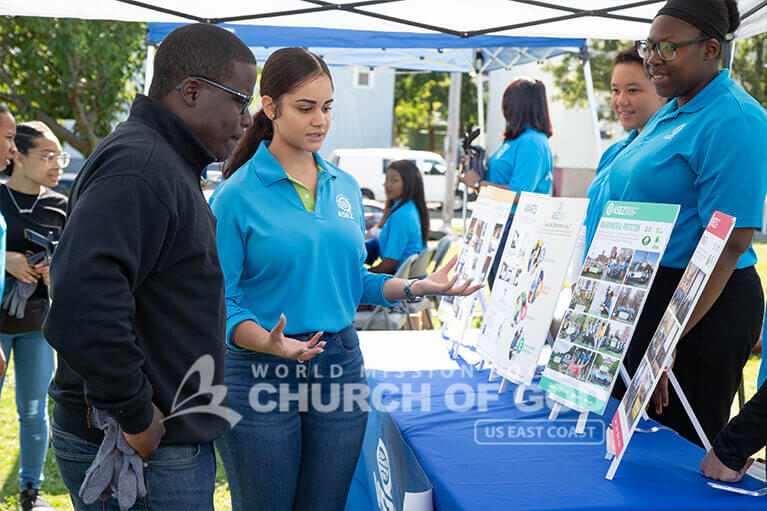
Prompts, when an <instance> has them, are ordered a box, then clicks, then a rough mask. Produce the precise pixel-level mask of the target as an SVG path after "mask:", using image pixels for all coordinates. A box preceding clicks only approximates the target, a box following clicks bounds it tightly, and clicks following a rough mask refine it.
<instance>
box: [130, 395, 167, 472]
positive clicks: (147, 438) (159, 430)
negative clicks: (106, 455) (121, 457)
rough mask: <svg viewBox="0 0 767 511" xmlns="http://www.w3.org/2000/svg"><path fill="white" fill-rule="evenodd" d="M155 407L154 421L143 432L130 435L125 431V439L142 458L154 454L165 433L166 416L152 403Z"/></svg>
mask: <svg viewBox="0 0 767 511" xmlns="http://www.w3.org/2000/svg"><path fill="white" fill-rule="evenodd" d="M152 408H153V409H154V417H152V423H151V424H150V425H149V427H148V428H146V429H145V430H144V431H142V432H141V433H136V434H135V435H129V434H128V433H125V432H123V435H125V439H126V440H127V441H128V443H129V444H130V446H131V447H133V448H134V449H135V450H136V452H137V453H138V455H139V456H141V459H144V460H145V459H147V458H148V457H149V456H151V455H152V454H154V452H155V451H156V450H157V448H158V447H159V446H160V440H162V437H163V435H165V426H164V425H163V423H162V420H163V419H164V418H165V416H164V415H163V414H162V412H161V411H160V409H159V408H157V406H155V404H154V403H152Z"/></svg>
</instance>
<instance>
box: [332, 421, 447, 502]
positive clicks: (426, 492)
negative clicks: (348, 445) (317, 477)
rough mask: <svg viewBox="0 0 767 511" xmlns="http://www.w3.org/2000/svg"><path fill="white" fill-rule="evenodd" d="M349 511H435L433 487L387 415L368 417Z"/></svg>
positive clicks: (350, 492)
mask: <svg viewBox="0 0 767 511" xmlns="http://www.w3.org/2000/svg"><path fill="white" fill-rule="evenodd" d="M328 468H329V469H332V468H331V467H328ZM346 509H347V510H348V511H357V510H360V509H379V510H382V511H394V510H402V511H431V510H433V509H434V507H433V504H432V485H431V483H430V482H429V479H428V478H427V477H426V474H425V473H424V471H423V469H421V466H420V465H419V464H418V461H417V460H416V458H415V455H413V452H412V451H411V450H410V448H409V447H408V446H407V444H406V443H405V441H404V440H402V436H401V435H400V432H399V430H398V429H397V426H396V425H395V424H394V421H393V420H392V418H391V416H390V415H389V414H388V413H384V412H378V411H376V410H371V411H370V414H369V415H368V424H367V430H366V431H365V442H364V444H363V445H362V453H361V454H360V459H359V462H357V469H356V471H355V472H354V479H353V480H352V485H351V488H350V489H349V498H348V499H347V501H346Z"/></svg>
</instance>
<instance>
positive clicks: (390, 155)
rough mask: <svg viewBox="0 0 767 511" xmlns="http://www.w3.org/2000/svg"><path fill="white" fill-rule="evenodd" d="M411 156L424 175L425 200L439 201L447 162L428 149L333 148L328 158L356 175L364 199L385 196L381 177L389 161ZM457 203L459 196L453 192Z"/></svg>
mask: <svg viewBox="0 0 767 511" xmlns="http://www.w3.org/2000/svg"><path fill="white" fill-rule="evenodd" d="M395 160H410V161H412V162H413V163H415V165H416V167H418V169H419V170H420V171H421V174H422V175H423V186H424V194H425V195H426V201H427V202H439V203H442V202H443V201H444V199H445V186H446V178H445V172H446V171H447V165H446V164H445V160H444V159H443V158H442V156H440V155H438V154H436V153H432V152H429V151H412V150H410V149H393V148H391V149H385V148H382V149H336V150H334V151H333V153H332V155H331V157H330V162H331V163H333V165H336V166H337V167H339V168H341V169H342V170H344V171H346V172H348V173H349V174H351V175H352V176H354V177H355V178H356V179H357V182H358V183H359V185H360V190H362V196H363V197H365V198H366V199H373V200H386V196H385V194H384V186H383V185H384V179H385V177H386V169H387V168H388V167H389V163H391V162H392V161H395ZM456 197H457V198H458V200H457V201H456V203H457V204H458V205H459V206H460V196H459V195H457V196H456Z"/></svg>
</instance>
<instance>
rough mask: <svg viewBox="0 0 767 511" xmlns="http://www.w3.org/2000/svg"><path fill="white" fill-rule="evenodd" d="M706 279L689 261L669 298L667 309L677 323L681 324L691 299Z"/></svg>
mask: <svg viewBox="0 0 767 511" xmlns="http://www.w3.org/2000/svg"><path fill="white" fill-rule="evenodd" d="M705 278H706V274H705V273H703V271H702V270H701V269H700V268H698V267H697V266H695V263H693V262H692V261H690V263H689V264H688V265H687V270H685V272H684V275H682V280H680V281H679V286H678V287H677V288H676V291H674V295H673V296H672V297H671V303H670V304H669V307H670V308H671V311H672V312H673V313H674V315H675V316H676V319H677V321H679V322H680V323H682V322H683V321H684V318H685V316H687V312H688V311H689V310H690V305H691V304H692V299H693V298H694V297H695V294H696V293H697V292H698V289H700V286H701V285H702V284H703V280H704V279H705Z"/></svg>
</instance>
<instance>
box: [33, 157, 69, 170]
mask: <svg viewBox="0 0 767 511" xmlns="http://www.w3.org/2000/svg"><path fill="white" fill-rule="evenodd" d="M32 155H33V156H37V157H38V158H42V159H43V160H45V163H47V164H48V166H49V167H52V166H53V163H54V162H58V164H59V165H61V168H62V169H64V168H66V167H67V166H68V165H69V160H70V159H71V156H70V155H69V153H58V154H57V153H49V154H46V155H45V156H43V155H42V154H32Z"/></svg>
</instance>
